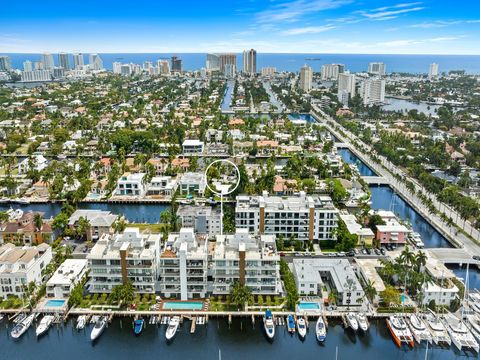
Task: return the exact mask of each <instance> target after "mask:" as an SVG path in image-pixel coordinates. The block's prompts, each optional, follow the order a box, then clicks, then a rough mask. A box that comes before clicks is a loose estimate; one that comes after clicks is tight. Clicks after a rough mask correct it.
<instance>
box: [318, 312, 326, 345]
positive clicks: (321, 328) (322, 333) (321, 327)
mask: <svg viewBox="0 0 480 360" xmlns="http://www.w3.org/2000/svg"><path fill="white" fill-rule="evenodd" d="M315 335H316V336H317V341H318V342H321V343H323V342H324V341H325V339H326V338H327V327H326V326H325V322H324V321H323V317H321V316H319V317H318V320H317V324H316V326H315Z"/></svg>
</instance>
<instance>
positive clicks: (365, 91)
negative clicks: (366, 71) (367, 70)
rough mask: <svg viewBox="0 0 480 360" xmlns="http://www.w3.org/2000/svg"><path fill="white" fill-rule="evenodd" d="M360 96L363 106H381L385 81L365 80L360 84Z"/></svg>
mask: <svg viewBox="0 0 480 360" xmlns="http://www.w3.org/2000/svg"><path fill="white" fill-rule="evenodd" d="M360 96H361V98H362V99H363V104H364V105H367V106H368V105H374V104H381V103H383V102H384V101H385V80H384V79H380V78H372V79H366V80H365V81H363V82H362V83H361V84H360Z"/></svg>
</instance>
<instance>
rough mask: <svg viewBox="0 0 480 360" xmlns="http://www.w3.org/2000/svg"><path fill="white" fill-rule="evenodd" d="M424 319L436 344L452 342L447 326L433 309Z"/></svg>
mask: <svg viewBox="0 0 480 360" xmlns="http://www.w3.org/2000/svg"><path fill="white" fill-rule="evenodd" d="M424 321H425V323H426V325H427V327H428V329H429V330H430V334H431V335H432V340H433V342H434V343H435V344H437V345H438V344H447V345H448V346H450V345H451V344H452V339H450V335H448V331H447V328H446V327H445V325H444V324H443V323H442V322H441V321H440V319H439V318H438V317H437V316H436V315H435V314H434V313H433V312H432V311H429V312H428V313H426V314H425V315H424Z"/></svg>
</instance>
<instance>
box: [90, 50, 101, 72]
mask: <svg viewBox="0 0 480 360" xmlns="http://www.w3.org/2000/svg"><path fill="white" fill-rule="evenodd" d="M88 64H89V65H90V69H92V70H102V69H103V61H102V59H101V58H100V56H98V54H90V55H89V57H88Z"/></svg>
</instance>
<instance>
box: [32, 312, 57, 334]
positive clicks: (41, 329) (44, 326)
mask: <svg viewBox="0 0 480 360" xmlns="http://www.w3.org/2000/svg"><path fill="white" fill-rule="evenodd" d="M54 319H55V316H53V315H45V316H44V317H43V318H42V320H41V321H40V324H38V326H37V328H36V329H35V333H36V334H37V337H40V336H42V335H43V334H45V333H46V332H47V331H48V329H50V325H52V322H53V320H54Z"/></svg>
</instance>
